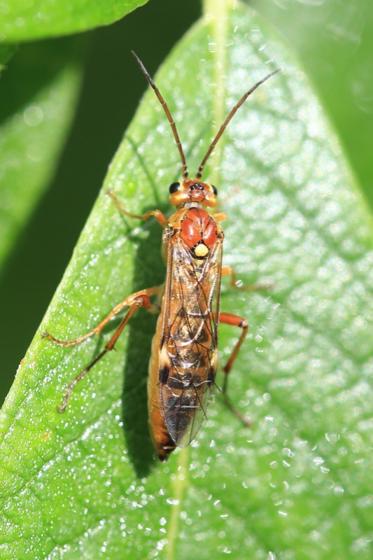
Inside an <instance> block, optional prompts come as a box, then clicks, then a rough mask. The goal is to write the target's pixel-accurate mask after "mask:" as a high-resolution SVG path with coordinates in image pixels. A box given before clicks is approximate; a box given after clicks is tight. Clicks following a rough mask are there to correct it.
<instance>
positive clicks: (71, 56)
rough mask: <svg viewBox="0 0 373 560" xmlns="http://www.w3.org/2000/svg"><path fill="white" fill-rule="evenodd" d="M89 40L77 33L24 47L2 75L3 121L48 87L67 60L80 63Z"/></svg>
mask: <svg viewBox="0 0 373 560" xmlns="http://www.w3.org/2000/svg"><path fill="white" fill-rule="evenodd" d="M86 43H87V42H86V41H85V40H84V38H83V37H73V38H67V39H66V38H63V39H56V40H54V41H40V42H37V43H30V44H26V45H25V46H23V47H20V48H19V49H18V50H17V51H16V53H15V55H14V57H13V58H11V60H10V62H9V65H8V66H7V69H6V72H5V73H4V76H3V77H2V79H1V103H0V123H3V122H4V121H5V120H6V119H7V118H8V117H9V116H12V115H13V114H14V113H15V112H17V111H20V110H21V109H22V107H23V106H25V105H26V104H27V103H29V101H30V99H33V98H34V97H35V96H36V95H37V94H38V93H39V92H40V91H42V90H43V89H44V88H45V87H48V85H49V84H50V83H51V82H52V81H53V79H54V77H55V76H56V74H57V73H58V72H60V70H61V69H63V68H64V67H65V66H66V64H67V63H69V62H73V61H74V60H75V61H76V62H77V63H78V62H79V60H80V57H81V56H82V54H83V51H84V45H86ZM20 80H22V84H21V87H20Z"/></svg>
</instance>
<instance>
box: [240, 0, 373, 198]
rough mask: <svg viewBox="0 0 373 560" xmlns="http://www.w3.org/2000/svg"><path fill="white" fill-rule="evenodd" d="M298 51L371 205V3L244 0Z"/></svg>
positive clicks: (372, 121)
mask: <svg viewBox="0 0 373 560" xmlns="http://www.w3.org/2000/svg"><path fill="white" fill-rule="evenodd" d="M249 3H250V4H252V5H253V6H255V8H256V9H258V11H259V12H261V13H262V14H263V15H264V16H265V18H266V19H267V20H268V21H270V22H271V23H272V24H273V25H275V26H276V28H277V29H278V30H279V32H280V33H281V35H282V37H283V39H284V41H286V42H287V43H288V45H289V46H290V48H291V49H292V50H293V51H294V52H296V53H297V55H298V56H299V58H300V60H301V61H302V64H303V65H304V68H305V70H306V72H307V75H309V76H310V78H311V79H312V82H313V84H314V87H315V88H316V89H317V93H318V97H319V99H320V100H321V102H322V103H323V105H324V108H325V110H326V112H327V113H328V115H329V117H330V119H331V120H332V121H333V124H334V125H335V127H336V130H337V131H338V135H339V138H340V141H341V143H342V144H343V145H344V147H345V153H346V155H347V157H348V158H349V160H350V163H351V165H352V167H353V169H354V172H355V174H356V175H357V177H358V179H359V183H360V187H361V189H362V190H363V192H364V194H365V196H366V197H367V199H368V201H369V203H370V205H371V208H373V189H372V158H371V149H370V145H371V135H372V128H373V94H372V91H373V60H372V51H373V34H372V26H373V3H372V2H371V1H370V0H356V1H355V2H348V3H346V2H344V1H343V0H328V2H323V1H316V2H314V1H309V2H307V1H302V2H293V1H289V0H281V1H277V0H249Z"/></svg>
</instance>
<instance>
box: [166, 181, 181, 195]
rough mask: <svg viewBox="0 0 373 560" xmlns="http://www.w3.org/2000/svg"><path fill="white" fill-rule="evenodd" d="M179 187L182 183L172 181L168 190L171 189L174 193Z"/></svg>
mask: <svg viewBox="0 0 373 560" xmlns="http://www.w3.org/2000/svg"><path fill="white" fill-rule="evenodd" d="M179 187H180V183H172V185H170V188H169V189H168V190H169V191H170V194H173V193H175V192H176V191H178V190H179Z"/></svg>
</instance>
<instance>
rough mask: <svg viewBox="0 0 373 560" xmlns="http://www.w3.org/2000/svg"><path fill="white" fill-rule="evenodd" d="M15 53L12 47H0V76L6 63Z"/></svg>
mask: <svg viewBox="0 0 373 560" xmlns="http://www.w3.org/2000/svg"><path fill="white" fill-rule="evenodd" d="M14 52H15V47H14V46H12V45H0V74H1V73H2V72H3V70H4V69H5V68H6V65H7V62H8V61H9V59H10V58H11V57H12V55H13V54H14Z"/></svg>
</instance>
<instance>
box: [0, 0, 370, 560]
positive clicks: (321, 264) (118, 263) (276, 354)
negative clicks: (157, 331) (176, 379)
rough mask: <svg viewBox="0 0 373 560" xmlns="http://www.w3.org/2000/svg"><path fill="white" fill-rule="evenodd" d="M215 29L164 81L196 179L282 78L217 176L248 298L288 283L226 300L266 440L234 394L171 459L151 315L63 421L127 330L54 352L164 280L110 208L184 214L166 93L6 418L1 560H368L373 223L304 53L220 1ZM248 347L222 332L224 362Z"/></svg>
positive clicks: (89, 235)
mask: <svg viewBox="0 0 373 560" xmlns="http://www.w3.org/2000/svg"><path fill="white" fill-rule="evenodd" d="M226 11H228V14H226ZM225 15H228V17H227V19H225V17H224V16H225ZM207 16H210V18H205V19H203V20H201V21H200V22H199V23H198V24H197V25H196V26H195V27H194V28H193V29H192V30H191V31H190V33H189V34H188V35H187V36H186V37H185V38H184V39H183V40H182V41H181V42H180V44H179V45H178V46H177V47H176V49H175V50H174V51H173V52H172V53H171V55H170V57H169V58H168V59H167V61H166V62H165V64H164V65H163V66H162V68H161V70H160V72H159V74H158V75H157V77H156V79H157V83H158V84H159V86H160V88H161V90H162V92H163V93H164V95H165V97H166V98H167V99H168V100H169V103H170V108H171V110H172V112H173V114H174V117H175V120H176V122H177V123H178V126H179V129H180V135H181V137H182V139H183V142H184V145H185V148H186V151H187V153H188V156H189V162H190V168H191V171H192V172H193V170H194V169H195V168H196V166H197V165H198V163H199V161H200V159H201V157H202V155H203V153H204V151H205V150H206V147H207V145H208V142H209V140H210V139H211V136H212V134H213V132H214V131H216V129H217V126H218V124H220V122H221V120H222V117H223V115H224V114H225V112H226V110H227V109H228V107H231V106H232V103H233V102H234V100H237V99H238V97H239V96H240V95H241V94H242V93H243V91H244V90H245V88H248V87H249V86H250V85H252V84H253V83H254V82H255V81H256V80H257V79H259V78H261V77H262V76H263V75H265V74H266V73H267V72H268V70H272V69H273V68H274V67H278V66H280V67H281V68H282V72H281V74H279V75H277V77H275V78H273V79H272V80H271V81H270V82H267V83H266V84H265V85H264V86H262V88H261V89H260V90H258V91H257V92H256V93H255V95H253V97H252V98H251V99H250V100H249V101H248V102H247V103H246V104H245V105H244V106H243V107H242V108H241V109H240V111H239V112H238V114H237V115H236V117H235V120H234V121H233V122H232V124H231V126H230V127H229V129H228V130H227V132H226V134H225V137H224V141H223V143H222V144H221V149H220V150H218V151H217V153H216V156H215V157H214V158H213V159H211V160H210V164H209V168H208V169H207V170H206V171H207V172H206V179H207V178H210V179H212V180H213V181H214V184H216V185H217V186H218V188H219V195H220V199H221V208H222V210H223V209H224V211H226V212H227V214H228V216H229V219H228V220H227V222H226V225H225V233H226V241H225V247H226V248H225V262H226V264H230V265H232V266H234V267H235V268H236V270H237V273H238V276H239V278H240V279H242V280H243V281H244V282H245V283H250V282H254V281H271V282H273V284H274V288H273V290H272V291H271V292H268V293H265V294H264V293H263V294H259V293H245V292H237V291H232V290H231V289H229V288H228V287H227V286H226V287H225V288H224V294H223V298H222V309H223V310H224V311H229V312H232V313H237V314H240V315H242V316H243V317H247V318H248V320H249V322H250V325H251V335H250V338H249V340H248V341H247V343H245V345H244V347H243V349H242V353H241V354H240V356H239V359H238V361H237V367H235V368H234V372H233V373H232V375H231V382H230V383H231V397H232V399H233V400H234V401H235V402H236V403H237V406H238V407H239V408H240V410H242V411H245V413H247V414H249V415H250V417H251V418H252V427H251V428H250V429H249V430H248V429H245V428H243V427H241V426H240V424H238V423H237V420H236V419H235V418H234V417H232V415H231V414H230V413H229V411H227V410H226V409H225V408H224V407H223V405H222V403H221V401H220V398H219V394H218V396H217V399H216V401H215V402H214V403H212V404H211V405H210V408H209V418H208V421H207V422H206V423H205V425H204V427H203V429H202V430H201V433H200V435H199V437H198V440H197V442H196V443H195V444H193V445H192V446H191V447H190V448H189V449H187V450H185V451H179V450H177V451H176V452H175V453H174V454H173V455H172V456H171V457H170V459H169V461H168V462H167V464H158V463H156V462H154V460H153V458H152V449H151V443H150V441H149V435H148V431H147V412H146V378H147V362H148V359H149V352H150V344H151V335H152V332H153V331H154V321H155V319H154V317H152V316H148V315H147V314H146V313H145V312H143V311H140V312H139V314H138V316H136V318H135V319H134V320H133V321H132V322H131V324H130V326H129V328H128V332H127V333H126V335H125V336H124V337H123V338H122V339H121V340H120V341H119V343H118V351H117V352H112V353H111V354H110V355H109V356H107V357H106V358H105V359H104V360H103V361H101V362H100V363H99V365H97V366H96V367H95V368H94V369H93V371H92V372H91V373H90V375H89V376H88V377H87V378H86V379H85V380H84V382H82V383H81V384H80V386H78V387H77V388H76V390H75V392H74V395H73V398H72V401H71V403H70V406H69V408H68V410H67V411H66V413H65V414H64V415H59V414H58V413H57V412H56V406H57V405H58V404H59V403H60V402H61V398H62V394H63V390H64V388H65V387H66V384H67V383H68V382H69V381H70V380H71V379H72V377H73V376H74V375H76V374H77V373H78V372H79V371H80V370H81V368H82V367H84V365H86V364H87V363H88V362H89V360H91V359H92V357H93V356H95V355H97V352H98V351H99V349H100V348H102V346H103V344H104V340H107V337H108V336H109V332H106V333H105V334H104V336H103V338H102V339H100V340H91V341H88V342H86V343H84V344H82V345H81V346H79V347H75V348H59V347H55V346H53V345H52V344H50V343H48V342H47V341H46V340H44V339H42V338H41V333H42V332H43V331H45V330H47V331H49V332H52V333H53V334H54V335H55V336H59V337H63V338H71V337H74V336H77V335H80V334H82V333H84V332H86V331H87V330H88V329H89V328H91V327H92V326H93V325H95V324H96V323H97V322H98V321H99V319H100V318H102V317H103V316H104V315H105V314H106V313H107V312H108V311H109V310H110V309H111V307H113V306H114V305H115V304H116V303H117V302H119V301H120V300H121V299H123V298H124V297H125V296H127V295H128V294H129V293H131V292H132V291H135V290H138V289H141V288H143V287H147V286H152V285H156V284H158V283H159V282H160V281H161V279H162V277H163V274H164V269H163V265H162V264H161V261H160V252H159V244H160V238H161V232H160V231H159V227H157V225H156V224H154V223H150V222H147V223H145V224H144V225H139V223H138V222H136V221H134V220H124V219H123V218H121V217H120V216H119V215H118V212H117V211H116V209H115V208H114V207H113V204H112V203H111V201H110V199H109V198H108V197H107V196H106V195H105V192H106V191H107V190H108V189H113V190H115V191H116V192H117V193H118V194H119V195H120V196H121V198H122V200H123V201H124V204H125V205H126V207H127V208H128V210H130V211H134V212H139V213H140V212H144V211H146V210H147V209H149V208H154V207H160V208H165V207H166V200H167V190H168V189H167V186H168V185H169V184H170V183H171V182H172V181H173V180H174V179H175V177H176V176H177V171H178V170H179V168H180V162H179V160H178V154H177V150H176V148H175V146H174V144H173V141H172V138H171V135H170V131H169V127H168V123H167V122H166V120H165V117H164V114H163V112H162V110H161V108H160V107H159V104H158V103H157V102H156V100H155V98H154V95H153V92H151V91H150V92H148V93H147V94H146V95H145V97H144V100H143V101H142V103H141V105H140V108H139V110H138V112H137V114H136V116H135V118H134V120H133V122H132V124H131V125H130V127H129V129H128V131H127V133H126V135H125V137H124V139H123V142H122V144H121V146H120V148H119V150H118V152H117V154H116V156H115V158H114V160H113V162H112V164H111V166H110V169H109V172H108V175H107V178H106V180H105V184H104V187H103V191H102V193H101V195H100V197H99V199H98V201H97V203H96V205H95V207H94V209H93V211H92V214H91V216H90V218H89V220H88V223H87V225H86V227H85V229H84V230H83V233H82V235H81V238H80V240H79V243H78V245H77V247H76V248H75V251H74V254H73V257H72V261H71V263H70V265H69V267H68V269H67V272H66V274H65V276H64V278H63V280H62V283H61V285H60V286H59V288H58V291H57V293H56V295H55V297H54V299H53V301H52V303H51V305H50V307H49V310H48V312H47V314H46V317H45V318H44V320H43V324H42V327H41V329H40V331H38V333H37V334H36V336H35V339H34V341H33V343H32V345H31V347H30V349H29V351H28V353H27V355H26V357H25V359H24V360H23V362H22V364H21V366H20V368H19V371H18V373H17V377H16V381H15V383H14V386H13V388H12V390H11V392H10V394H9V396H8V398H7V400H6V402H5V404H4V407H3V410H2V415H1V434H2V443H1V455H0V457H1V459H0V469H1V472H0V481H1V482H0V484H1V486H0V488H1V500H2V502H1V510H2V512H3V519H2V521H1V522H0V523H1V527H0V535H1V539H2V540H1V543H2V544H1V545H0V546H1V548H0V550H1V553H2V557H3V558H6V559H8V558H9V559H10V558H22V559H24V560H27V559H34V558H48V559H55V558H63V559H64V560H66V559H69V560H70V559H78V558H79V559H81V558H87V559H88V558H106V559H119V558H124V557H125V558H136V559H137V558H138V559H143V558H168V559H172V558H177V559H178V560H183V559H190V558H191V557H196V558H199V559H202V560H203V559H211V558H225V557H226V556H227V555H228V554H231V557H232V558H250V559H251V558H252V559H255V560H256V559H258V560H261V559H268V558H281V559H295V558H296V559H298V558H307V559H311V560H313V559H315V560H320V559H324V558H325V559H326V558H338V559H346V560H347V559H348V560H350V559H353V558H359V559H362V558H366V559H368V558H370V553H369V548H368V547H369V540H368V530H369V527H371V525H372V518H371V515H370V513H369V509H368V506H369V498H368V492H369V488H370V472H371V470H372V464H371V461H372V459H371V455H370V454H369V443H370V442H371V439H372V436H371V434H372V427H371V425H370V424H369V420H368V419H369V411H370V403H371V399H372V395H371V389H370V387H369V385H368V380H367V378H368V375H369V374H370V373H371V371H372V367H373V360H372V350H371V329H372V325H371V317H372V299H371V285H372V280H371V274H372V273H371V270H372V259H373V251H372V249H373V243H372V223H371V221H370V218H369V216H368V213H367V210H366V208H365V206H364V205H363V203H362V200H361V198H360V197H359V194H358V190H357V189H356V186H355V184H354V180H353V178H352V177H351V173H350V172H349V170H348V168H347V167H346V164H345V161H344V156H343V154H342V152H341V149H340V147H339V146H338V143H337V141H336V138H335V135H334V133H333V131H332V130H331V129H330V126H329V125H328V123H327V122H325V118H324V117H323V115H322V113H321V110H320V107H319V106H318V103H317V101H316V100H315V97H314V95H313V93H312V90H311V89H310V86H309V84H308V82H307V80H306V79H305V77H304V75H303V74H302V73H301V72H300V71H299V69H298V68H297V66H296V63H295V62H294V61H293V59H292V57H291V55H290V54H289V52H287V51H286V50H284V48H283V47H282V46H281V45H280V44H279V43H278V42H277V41H276V40H275V39H274V38H273V37H272V35H271V32H270V31H269V30H268V29H267V28H266V26H265V24H264V23H263V21H262V20H261V19H260V18H258V17H257V16H256V15H255V14H254V13H252V12H251V11H250V10H249V9H248V8H247V7H244V6H242V5H238V7H237V9H236V10H232V11H229V10H228V4H227V2H224V1H222V2H209V3H207ZM214 17H217V18H218V19H214ZM133 71H134V72H136V71H138V70H137V69H136V67H135V66H134V70H133ZM113 328H114V325H113V326H112V327H111V328H110V329H109V330H110V332H113ZM237 336H238V333H237V332H232V331H231V330H230V329H229V328H226V327H224V328H222V329H221V336H220V347H221V354H222V356H221V358H222V360H223V361H224V359H226V357H227V356H228V355H229V352H230V350H231V348H232V346H233V344H234V341H235V340H236V338H237ZM219 381H220V383H221V378H220V380H219Z"/></svg>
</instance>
